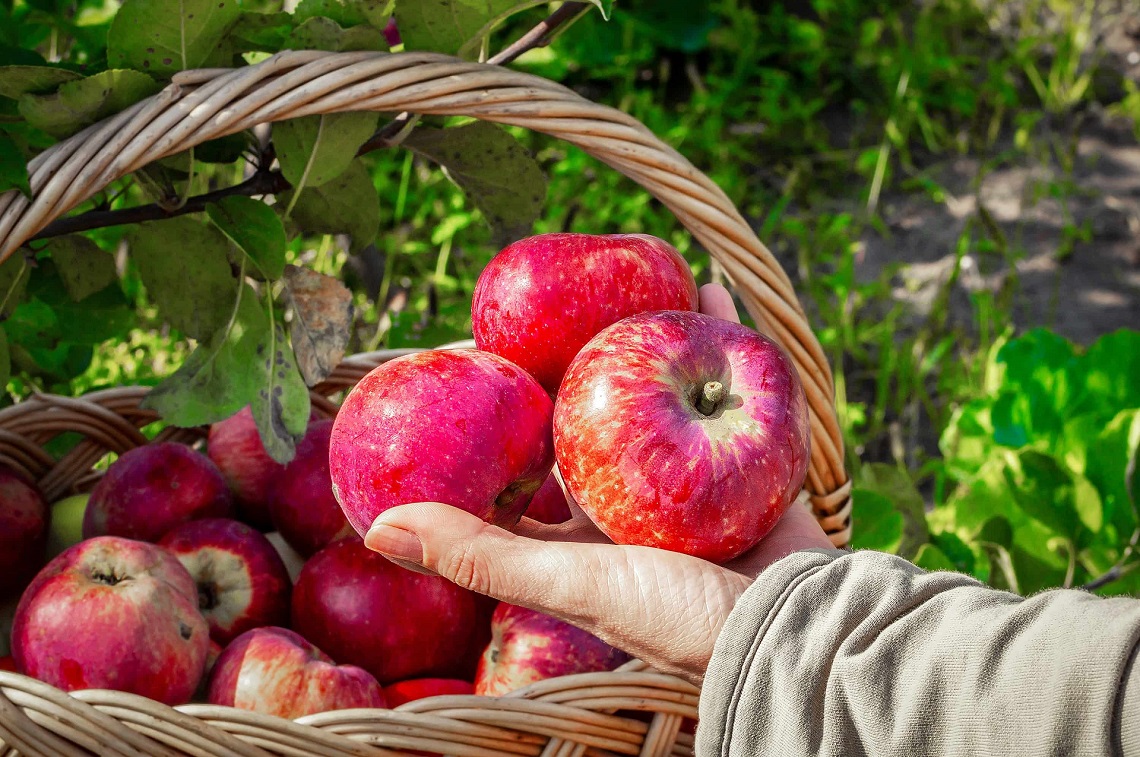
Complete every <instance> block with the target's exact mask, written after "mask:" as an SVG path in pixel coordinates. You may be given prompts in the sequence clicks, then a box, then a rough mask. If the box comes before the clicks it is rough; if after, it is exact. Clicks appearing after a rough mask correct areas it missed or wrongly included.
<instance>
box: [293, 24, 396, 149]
mask: <svg viewBox="0 0 1140 757" xmlns="http://www.w3.org/2000/svg"><path fill="white" fill-rule="evenodd" d="M286 44H287V45H288V47H289V48H290V49H292V50H331V51H335V52H346V51H351V50H386V49H388V44H387V43H386V42H385V41H384V35H383V34H382V33H381V32H380V30H379V29H375V28H373V27H371V26H354V27H352V28H349V29H342V28H341V27H340V25H339V24H337V22H336V21H333V20H332V19H331V18H323V17H316V18H310V19H308V20H307V21H305V22H304V23H303V24H301V25H300V26H298V27H297V28H296V29H294V30H293V33H292V34H290V35H289V40H288V42H287V43H286ZM357 146H358V147H359V145H357Z"/></svg>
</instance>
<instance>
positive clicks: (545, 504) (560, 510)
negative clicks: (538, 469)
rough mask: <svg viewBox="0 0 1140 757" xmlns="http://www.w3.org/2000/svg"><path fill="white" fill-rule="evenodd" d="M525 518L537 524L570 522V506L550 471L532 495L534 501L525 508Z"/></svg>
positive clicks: (556, 479) (556, 478)
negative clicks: (535, 521)
mask: <svg viewBox="0 0 1140 757" xmlns="http://www.w3.org/2000/svg"><path fill="white" fill-rule="evenodd" d="M525 515H526V517H528V518H532V519H534V520H537V521H538V522H539V523H549V524H551V525H556V524H558V523H565V522H566V521H568V520H570V518H571V517H572V516H571V513H570V505H569V504H567V503H566V494H565V493H563V491H562V487H561V486H560V485H559V484H558V477H557V476H555V475H554V472H553V471H551V473H550V475H549V476H547V477H546V481H545V482H543V484H542V486H541V487H539V489H538V491H537V492H535V493H534V499H532V500H531V501H530V506H529V507H527V509H526V513H525Z"/></svg>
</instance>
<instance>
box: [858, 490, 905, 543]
mask: <svg viewBox="0 0 1140 757" xmlns="http://www.w3.org/2000/svg"><path fill="white" fill-rule="evenodd" d="M851 499H852V502H853V503H854V506H853V507H852V509H851V518H852V523H851V546H852V547H853V548H854V549H873V550H876V551H878V552H889V553H891V554H894V553H895V552H896V550H898V548H899V545H900V544H901V543H902V534H903V516H902V513H900V512H899V511H898V510H896V509H895V507H894V505H893V504H891V501H890V500H889V499H887V498H886V497H884V496H883V495H881V494H879V493H877V492H873V491H871V490H869V489H853V490H852V492H851Z"/></svg>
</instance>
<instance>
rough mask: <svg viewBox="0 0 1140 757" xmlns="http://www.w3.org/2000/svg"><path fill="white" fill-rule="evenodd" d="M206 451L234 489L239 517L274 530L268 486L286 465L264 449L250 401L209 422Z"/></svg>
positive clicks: (259, 528) (263, 528) (255, 526)
mask: <svg viewBox="0 0 1140 757" xmlns="http://www.w3.org/2000/svg"><path fill="white" fill-rule="evenodd" d="M206 454H208V455H209V456H210V460H212V461H213V462H214V465H216V466H218V470H220V471H221V472H222V476H224V477H225V479H226V483H227V484H229V487H230V490H231V491H233V493H234V498H235V500H236V505H237V514H238V518H239V519H240V520H242V521H245V522H246V523H248V524H249V525H251V526H253V527H254V528H257V529H258V530H261V531H269V530H272V528H273V522H272V521H271V520H270V518H269V488H270V484H272V483H273V481H274V479H276V478H277V477H278V476H280V475H281V472H282V471H284V470H285V466H284V465H282V464H281V463H279V462H277V461H276V460H274V459H273V458H272V457H270V456H269V453H268V452H266V451H265V446H264V445H263V444H262V443H261V434H260V433H259V432H258V430H257V424H256V423H255V422H254V420H253V412H252V411H251V410H250V408H249V406H248V405H246V406H245V407H244V408H242V409H241V410H240V411H239V412H237V413H234V414H233V415H231V416H230V417H229V418H226V419H225V420H222V421H218V422H217V423H214V424H212V425H211V426H210V433H209V436H208V437H207V439H206Z"/></svg>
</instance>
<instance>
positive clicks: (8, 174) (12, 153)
mask: <svg viewBox="0 0 1140 757" xmlns="http://www.w3.org/2000/svg"><path fill="white" fill-rule="evenodd" d="M9 189H18V190H20V191H21V192H23V193H24V195H25V196H26V197H31V196H32V187H31V185H30V184H29V183H28V164H27V162H26V161H25V160H24V153H22V152H21V151H20V148H19V147H17V146H16V143H15V142H13V141H12V138H11V137H9V136H8V135H7V134H5V133H4V132H2V131H0V192H7V191H8V190H9Z"/></svg>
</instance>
